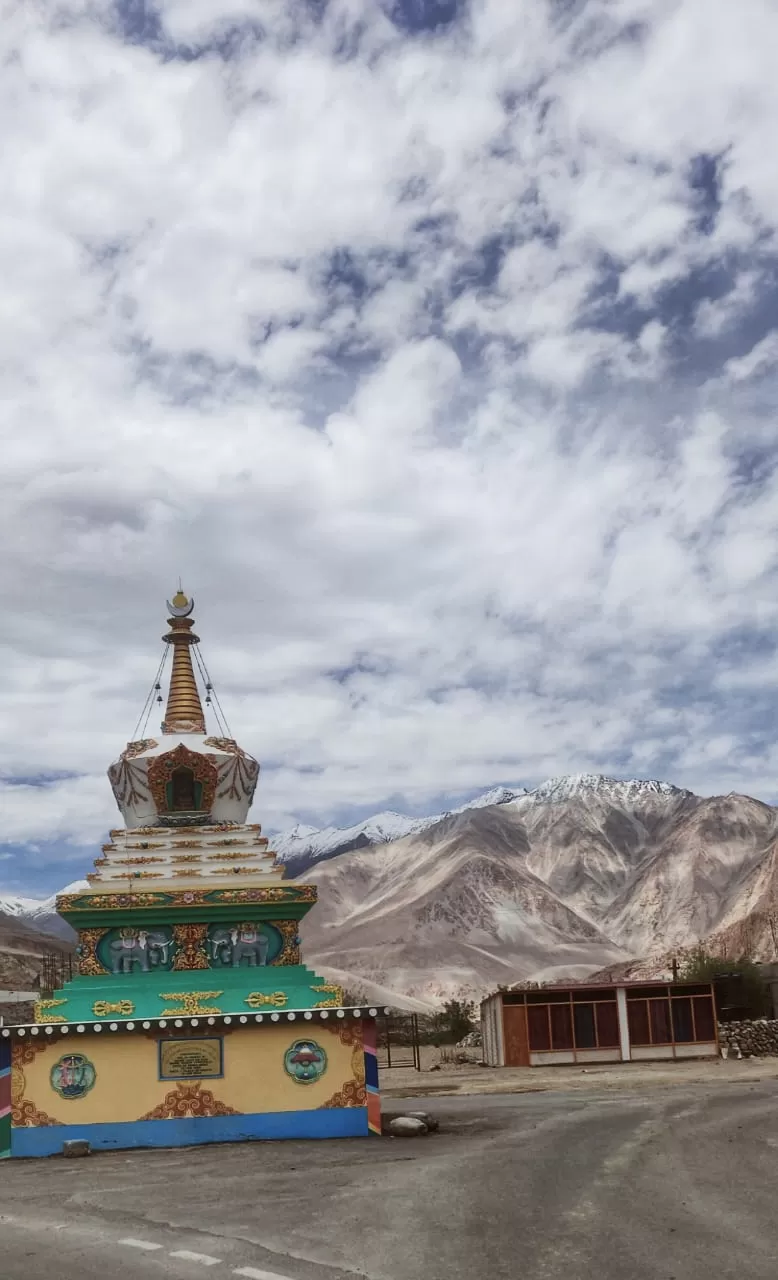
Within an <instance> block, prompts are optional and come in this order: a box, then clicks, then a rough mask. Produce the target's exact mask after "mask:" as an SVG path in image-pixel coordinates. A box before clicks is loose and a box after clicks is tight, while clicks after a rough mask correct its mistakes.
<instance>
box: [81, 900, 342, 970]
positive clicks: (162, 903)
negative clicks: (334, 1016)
mask: <svg viewBox="0 0 778 1280" xmlns="http://www.w3.org/2000/svg"><path fill="white" fill-rule="evenodd" d="M316 901H317V893H316V885H314V884H296V885H291V884H290V885H272V886H268V887H267V888H262V889H171V890H169V891H167V892H166V891H165V890H158V891H157V892H149V893H61V894H60V895H59V897H58V898H57V910H58V911H119V910H125V909H127V908H129V907H133V908H134V907H199V906H203V907H218V906H221V904H222V903H226V904H227V905H232V904H233V903H258V904H262V903H271V904H278V903H300V902H305V903H314V902H316ZM290 963H291V962H290ZM293 963H295V964H298V963H299V961H297V960H295V961H294V962H293Z"/></svg>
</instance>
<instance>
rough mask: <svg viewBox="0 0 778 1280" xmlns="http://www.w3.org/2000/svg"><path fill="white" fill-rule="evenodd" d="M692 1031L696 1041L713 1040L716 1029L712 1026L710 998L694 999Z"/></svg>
mask: <svg viewBox="0 0 778 1280" xmlns="http://www.w3.org/2000/svg"><path fill="white" fill-rule="evenodd" d="M694 1029H695V1032H696V1035H695V1039H696V1040H715V1039H716V1028H715V1026H714V1024H713V1001H712V1000H711V998H710V996H695V998H694Z"/></svg>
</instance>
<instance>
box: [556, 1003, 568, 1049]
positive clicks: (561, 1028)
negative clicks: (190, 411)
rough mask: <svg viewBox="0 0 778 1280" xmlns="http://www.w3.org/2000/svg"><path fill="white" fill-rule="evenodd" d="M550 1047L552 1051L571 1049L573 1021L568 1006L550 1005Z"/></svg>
mask: <svg viewBox="0 0 778 1280" xmlns="http://www.w3.org/2000/svg"><path fill="white" fill-rule="evenodd" d="M551 1045H552V1047H553V1048H554V1049H572V1047H573V1020H572V1018H571V1016H570V1005H569V1004H557V1005H551Z"/></svg>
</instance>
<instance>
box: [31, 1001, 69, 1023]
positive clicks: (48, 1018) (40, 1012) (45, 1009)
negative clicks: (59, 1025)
mask: <svg viewBox="0 0 778 1280" xmlns="http://www.w3.org/2000/svg"><path fill="white" fill-rule="evenodd" d="M63 1004H67V1000H36V1001H35V1008H34V1010H33V1018H34V1019H35V1021H36V1022H67V1018H63V1017H62V1015H61V1014H59V1013H50V1012H49V1010H50V1009H57V1008H59V1007H60V1006H61V1005H63Z"/></svg>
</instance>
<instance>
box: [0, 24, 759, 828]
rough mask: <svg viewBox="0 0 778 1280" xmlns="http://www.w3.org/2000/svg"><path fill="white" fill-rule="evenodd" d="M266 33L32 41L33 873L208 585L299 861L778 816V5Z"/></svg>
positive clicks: (24, 755)
mask: <svg viewBox="0 0 778 1280" xmlns="http://www.w3.org/2000/svg"><path fill="white" fill-rule="evenodd" d="M259 11H260V19H261V24H262V26H263V28H264V32H265V34H264V37H263V38H262V39H258V38H257V37H256V31H255V30H254V29H253V28H251V29H249V28H246V29H245V30H243V32H242V33H241V30H240V28H241V23H245V22H249V23H250V22H251V21H252V20H253V18H254V17H255V15H256V12H257V10H256V6H250V7H247V6H245V5H242V4H240V3H238V4H235V5H233V6H231V7H230V6H221V7H220V8H219V9H218V12H217V11H216V10H215V9H214V7H213V6H212V5H206V4H193V3H187V4H180V3H178V0H165V3H163V4H161V5H160V9H159V12H160V15H161V21H162V30H161V36H158V35H154V37H153V39H151V38H150V41H149V43H148V44H147V45H146V46H144V44H143V43H142V41H141V40H140V38H138V39H136V40H134V41H131V40H123V39H122V36H121V33H120V31H119V30H118V27H117V19H116V12H115V10H114V9H113V7H112V6H110V5H108V4H107V2H105V3H100V4H97V3H95V4H88V3H86V0H84V2H83V3H80V2H79V0H70V2H69V3H67V4H66V3H61V4H60V5H58V6H57V7H51V6H45V5H43V4H37V3H28V4H25V5H21V4H17V5H15V6H11V9H10V11H9V14H8V20H7V22H6V23H5V24H4V26H3V28H2V30H0V44H1V45H2V46H3V49H2V52H3V58H4V64H3V65H4V67H5V71H6V74H5V75H4V77H3V80H2V82H0V113H2V117H3V122H4V124H5V128H4V130H3V135H4V138H5V139H6V140H7V144H8V145H7V149H6V155H5V167H4V178H5V184H4V204H3V212H2V216H0V268H1V269H2V275H3V281H4V289H3V295H2V299H0V339H1V344H0V351H1V352H2V359H1V360H0V395H2V403H3V415H2V418H0V434H1V435H2V440H1V441H0V443H2V450H3V452H2V460H3V465H2V469H1V471H2V474H1V475H0V485H2V505H1V506H0V533H2V539H3V546H4V548H5V549H6V550H5V553H4V556H3V559H2V561H0V589H2V598H3V604H4V609H3V613H2V617H1V618H0V651H1V652H2V659H3V671H4V674H5V685H6V689H7V695H6V697H5V698H4V699H3V703H2V710H1V712H0V772H2V773H3V774H4V775H5V776H6V777H7V778H16V779H19V778H37V777H39V776H40V775H43V774H47V773H61V772H63V771H67V772H72V773H75V774H77V775H79V776H78V778H77V779H75V780H69V779H63V780H61V781H58V782H55V783H53V784H52V785H51V786H48V787H40V786H24V785H22V786H18V785H6V786H5V787H4V788H3V789H2V791H0V806H2V813H3V834H4V838H5V839H7V840H9V841H16V842H22V843H24V842H46V841H48V840H54V839H56V840H62V841H68V840H70V841H71V842H75V844H77V843H78V842H82V841H83V842H87V841H93V840H95V839H96V838H97V837H98V835H99V833H100V831H102V830H103V829H104V827H105V826H106V825H108V823H109V822H110V821H111V820H112V806H111V801H110V794H109V792H108V789H107V784H106V782H105V780H104V777H103V771H104V769H105V767H106V765H107V763H108V762H109V761H110V759H112V758H113V757H114V756H115V755H116V754H117V753H118V751H119V750H120V748H121V746H122V744H123V742H124V741H125V740H126V739H127V737H128V736H129V735H130V734H131V732H132V729H133V725H134V723H135V720H136V718H137V714H138V711H139V708H140V705H141V704H142V701H143V698H144V697H145V694H146V691H147V688H148V684H149V683H150V681H151V678H152V675H153V672H154V669H155V664H156V661H157V655H158V652H159V636H160V634H161V627H162V606H163V602H164V598H165V595H166V594H169V592H170V590H171V585H172V583H173V582H174V581H175V579H176V578H177V576H178V574H179V573H181V574H183V575H184V578H185V583H186V585H187V587H188V588H189V589H191V590H193V591H194V592H195V594H196V595H197V597H198V610H197V617H198V629H199V631H200V634H201V635H202V637H203V642H204V647H205V650H206V654H207V656H208V658H209V662H210V666H211V668H212V671H213V673H214V675H215V677H217V679H218V683H219V685H220V687H221V690H222V699H223V702H224V704H225V706H226V708H227V710H228V712H229V714H230V718H231V722H232V727H233V729H234V730H235V732H236V733H238V734H239V736H240V738H241V739H242V740H243V741H244V742H245V744H246V746H247V747H249V748H253V749H255V750H256V751H257V752H258V753H259V754H260V755H261V756H262V757H264V758H265V759H266V760H269V761H270V762H271V763H272V766H273V767H272V768H270V769H268V770H267V773H266V777H265V779H264V782H263V786H262V788H261V790H260V796H261V800H260V813H259V817H260V818H261V819H262V820H263V821H265V822H266V823H267V824H268V825H269V826H272V825H274V824H275V823H276V822H281V821H284V822H285V821H287V819H288V818H289V816H290V815H294V814H297V815H300V816H305V817H309V818H313V819H316V820H320V821H328V820H330V819H331V818H332V817H333V816H335V817H337V816H338V815H339V814H341V813H345V812H346V811H348V810H349V809H350V808H359V809H361V808H368V807H375V808H380V807H384V806H385V805H386V804H387V803H406V804H408V805H414V806H418V807H424V806H425V805H426V804H427V802H428V801H429V800H430V799H431V798H433V797H434V798H436V802H437V800H438V799H439V797H440V795H441V794H451V795H453V794H456V793H460V792H462V791H468V790H475V789H477V788H480V787H482V786H488V785H491V784H492V783H494V782H496V781H498V780H500V779H505V780H508V781H517V782H518V781H526V782H528V783H529V782H532V781H535V780H539V779H541V778H543V777H544V776H547V775H550V774H556V773H563V772H566V771H574V770H584V769H590V768H595V769H597V768H601V769H603V770H606V771H610V772H615V773H623V772H642V773H654V774H656V773H662V774H665V775H667V776H670V777H671V779H672V780H673V781H676V782H679V783H683V784H685V785H689V786H696V787H698V788H700V789H703V790H705V789H715V788H718V787H720V786H723V787H724V788H725V789H729V788H730V787H742V788H744V789H746V790H750V791H759V789H760V788H761V789H762V790H763V792H764V794H765V795H766V796H772V795H774V794H775V786H774V781H773V775H772V774H771V769H772V765H773V748H772V745H771V743H770V742H769V735H766V733H765V730H764V727H763V726H762V727H761V728H759V727H758V725H757V721H756V720H755V719H754V712H753V709H752V708H751V705H750V703H748V701H747V699H748V697H749V696H750V690H751V689H753V688H754V682H753V681H751V680H750V679H749V672H753V673H759V672H760V671H762V670H763V664H764V653H763V638H764V636H765V634H768V635H769V634H770V633H771V632H772V631H774V629H775V625H776V621H778V617H777V615H778V606H776V604H775V603H774V602H775V601H776V599H778V595H777V594H776V590H775V587H776V581H775V578H776V565H775V556H774V550H773V548H774V545H775V532H776V530H775V524H776V519H775V511H776V505H775V484H776V471H775V458H774V456H773V454H772V453H771V446H770V441H771V439H772V435H773V434H774V431H773V428H772V425H771V420H768V419H769V414H766V410H765V402H767V403H768V404H771V403H772V398H774V397H771V393H773V392H774V389H775V369H774V366H775V355H776V337H775V334H774V333H773V332H769V331H766V327H765V325H764V319H763V317H764V314H765V308H764V305H763V303H764V299H765V297H766V296H767V293H766V291H767V290H768V289H769V287H770V281H771V276H770V272H771V269H772V266H771V258H770V254H771V252H772V246H773V244H774V240H775V231H776V227H775V220H776V215H775V209H776V208H778V201H776V199H775V195H776V191H775V181H776V179H775V166H774V165H773V163H772V160H771V155H772V149H773V148H772V138H773V136H774V133H775V126H776V123H777V122H778V99H776V89H775V77H774V73H773V67H772V64H771V60H770V56H769V53H768V51H769V50H770V49H771V48H772V47H773V45H774V44H775V39H776V38H778V18H777V17H776V13H775V10H774V7H773V6H771V5H769V4H767V3H766V2H764V3H762V2H759V0H743V3H742V5H739V6H738V8H737V13H735V10H734V9H733V7H732V6H731V5H729V4H727V3H726V0H707V3H706V4H705V5H704V6H703V5H702V4H701V3H700V2H699V0H618V2H617V3H615V4H614V3H608V4H605V3H602V2H601V0H591V2H590V3H588V4H587V5H583V6H579V7H576V8H575V10H574V11H573V10H571V11H569V12H568V14H567V17H565V16H564V15H563V13H562V11H561V10H560V9H559V8H557V7H554V6H551V5H549V4H545V3H529V0H527V3H525V4H522V5H519V6H510V5H506V4H505V3H503V2H502V0H488V2H487V0H479V2H478V3H475V4H473V5H472V6H471V13H470V16H469V19H468V21H466V22H465V21H463V22H462V23H460V24H453V25H451V26H450V27H447V28H446V29H444V30H441V31H438V32H437V33H434V34H431V35H428V36H424V37H417V38H415V37H413V36H407V35H405V36H404V35H403V34H402V33H401V32H400V31H399V30H398V28H397V27H396V26H394V25H393V24H392V22H391V21H390V20H389V17H388V16H387V13H386V12H384V11H381V9H380V8H379V7H378V6H374V12H372V15H371V16H368V17H366V15H365V7H364V6H363V5H360V4H357V3H353V2H352V0H337V2H336V0H331V3H330V4H329V5H328V6H322V9H321V15H320V16H321V20H320V21H316V20H314V17H313V16H311V12H310V11H309V10H307V9H306V8H305V7H301V6H299V5H290V4H286V3H281V2H280V0H278V2H276V0H273V2H272V3H267V4H263V5H262V6H260V7H259ZM306 13H307V16H306ZM630 24H632V26H630ZM635 24H638V26H636V25H635ZM640 24H642V25H640ZM230 32H231V33H232V34H231V35H230ZM228 37H229V42H230V49H231V50H232V53H231V56H229V57H225V56H224V45H222V47H221V48H217V43H218V41H219V40H221V41H225V40H227V39H228ZM158 38H161V39H162V40H163V41H167V42H168V44H167V46H166V48H165V52H164V56H162V54H161V53H160V51H159V49H158V48H157V46H156V45H155V43H154V41H155V40H157V39H158ZM176 42H178V43H179V44H186V45H188V46H189V47H190V48H194V47H195V46H197V47H200V46H205V47H203V48H202V52H201V54H200V56H198V57H196V58H193V59H192V58H189V57H187V58H176V57H175V56H171V54H172V52H173V50H172V46H173V45H175V43H176ZM209 42H210V43H209ZM347 47H350V48H351V49H352V51H354V52H353V56H351V57H347V56H345V54H344V52H343V50H344V48H347ZM703 152H704V153H707V154H708V156H709V161H708V164H709V169H710V168H711V166H713V168H714V169H715V173H714V174H713V176H712V177H711V176H710V174H709V182H712V183H713V186H714V187H715V190H709V191H708V192H707V194H706V193H705V192H703V191H701V189H700V186H699V183H698V185H697V186H695V185H694V182H693V178H694V173H695V164H696V163H697V161H696V157H698V156H699V154H700V153H703ZM718 268H722V269H724V270H725V271H726V273H728V274H727V278H728V279H729V280H730V281H731V285H730V288H729V292H726V285H725V284H722V280H721V278H719V279H718V281H717V283H716V285H715V289H713V295H712V296H711V297H707V296H706V295H705V288H704V285H702V284H701V283H700V281H701V280H704V279H705V272H706V271H708V272H715V271H716V270H717V269H718ZM712 288H713V287H712ZM722 288H725V292H724V294H723V295H722V292H721V291H722ZM760 306H761V308H762V309H761V311H760ZM760 316H761V317H762V319H761V320H760V319H759V317H760ZM753 325H756V329H754V328H753V327H749V326H753ZM760 325H761V328H760V327H759V326H760ZM757 330H758V331H757ZM728 336H731V338H732V341H733V346H732V350H731V352H729V351H728V352H727V354H726V355H725V356H724V357H723V361H722V365H723V370H722V369H715V370H711V369H710V368H709V367H708V366H706V365H705V364H704V359H703V356H702V355H701V354H700V352H702V350H703V348H704V349H705V350H707V349H708V346H709V344H710V340H711V339H712V338H713V339H715V340H716V341H717V342H722V341H724V340H725V339H727V338H728ZM698 343H701V344H702V345H701V346H700V348H699V350H698V346H697V344H698ZM744 351H748V354H745V355H744V354H743V352H744ZM698 356H699V359H700V362H701V363H700V364H699V365H698V364H696V363H695V361H696V360H697V358H698ZM722 371H723V373H724V375H725V376H720V375H721V374H722ZM744 453H747V455H748V456H747V457H745V459H744V457H743V456H741V455H743V454H744ZM733 637H736V638H737V642H735V640H733ZM765 696H768V694H767V693H766V694H765ZM769 697H770V699H771V700H772V691H771V690H769ZM744 699H745V701H744ZM755 726H756V727H755ZM725 739H726V743H727V744H728V745H727V749H726V750H725V749H724V746H723V745H722V744H723V743H724V741H725ZM730 739H731V750H729V745H730ZM705 743H708V744H712V745H709V746H708V747H707V748H706V747H705V746H704V744H705ZM714 748H715V749H714Z"/></svg>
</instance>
